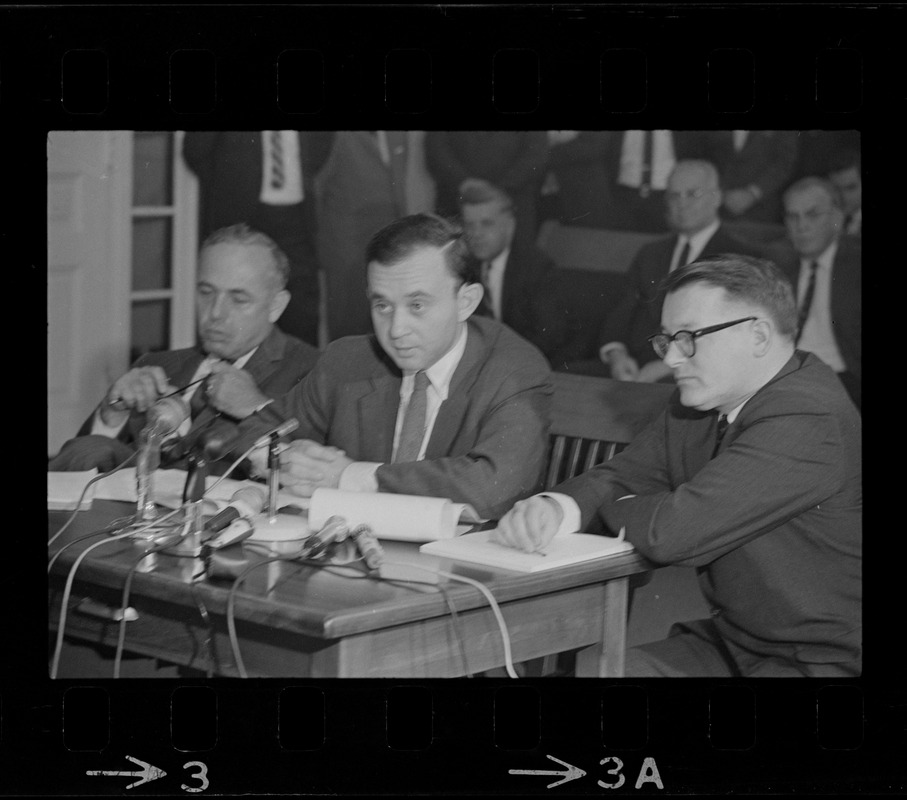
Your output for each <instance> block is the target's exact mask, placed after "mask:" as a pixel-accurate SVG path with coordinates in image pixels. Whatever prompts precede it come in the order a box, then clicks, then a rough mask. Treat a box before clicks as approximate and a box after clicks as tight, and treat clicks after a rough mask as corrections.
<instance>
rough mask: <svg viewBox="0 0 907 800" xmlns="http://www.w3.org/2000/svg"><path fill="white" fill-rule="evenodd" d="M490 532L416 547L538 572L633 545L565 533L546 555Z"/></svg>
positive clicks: (430, 552) (459, 558)
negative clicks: (500, 539)
mask: <svg viewBox="0 0 907 800" xmlns="http://www.w3.org/2000/svg"><path fill="white" fill-rule="evenodd" d="M492 533H493V531H479V532H478V533H467V534H465V535H463V536H457V537H456V538H454V539H440V540H438V541H436V542H428V544H423V545H422V546H421V547H420V548H419V552H421V553H427V554H428V555H432V556H440V557H441V558H449V559H452V560H453V561H465V562H467V563H470V564H481V565H483V566H487V567H498V568H500V569H512V570H515V571H517V572H541V571H542V570H547V569H555V568H557V567H565V566H568V565H569V564H578V563H579V562H581V561H591V560H592V559H595V558H605V557H606V556H612V555H617V554H618V553H626V552H627V551H629V550H632V549H633V545H632V544H630V543H629V542H628V541H625V540H624V539H617V538H614V537H610V536H596V535H595V534H591V533H566V534H558V535H557V536H555V537H554V538H553V539H552V540H551V541H550V542H549V543H548V545H547V546H546V547H545V555H541V554H539V553H525V552H523V551H522V550H516V549H515V548H512V547H507V546H506V545H502V544H498V543H497V542H492V541H489V537H490V536H491V534H492Z"/></svg>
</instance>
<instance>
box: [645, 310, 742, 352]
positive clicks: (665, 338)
mask: <svg viewBox="0 0 907 800" xmlns="http://www.w3.org/2000/svg"><path fill="white" fill-rule="evenodd" d="M751 319H758V317H743V319H735V320H733V321H732V322H722V323H721V324H720V325H709V327H708V328H700V329H699V330H698V331H677V333H675V334H674V335H673V336H672V335H669V334H667V333H654V334H652V335H651V336H650V337H649V342H651V344H652V349H653V350H654V351H655V354H656V355H657V356H658V357H659V358H664V357H665V356H666V355H667V354H668V349H669V348H670V347H671V342H676V343H677V349H678V350H680V354H681V355H682V356H683V357H684V358H692V357H693V356H695V355H696V340H697V339H698V338H699V337H700V336H705V335H706V334H707V333H715V332H717V331H723V330H724V329H725V328H730V327H731V325H739V324H740V323H741V322H749V321H750V320H751Z"/></svg>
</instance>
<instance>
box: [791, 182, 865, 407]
mask: <svg viewBox="0 0 907 800" xmlns="http://www.w3.org/2000/svg"><path fill="white" fill-rule="evenodd" d="M784 211H785V214H784V222H785V225H786V226H787V232H788V237H789V238H790V243H791V245H792V246H793V252H791V251H790V250H789V249H786V250H785V251H784V252H782V253H781V254H780V256H779V257H778V258H777V263H778V264H779V265H780V266H781V268H782V269H783V270H784V271H785V272H786V273H787V275H788V277H789V278H790V279H791V282H792V283H793V285H794V288H795V289H796V292H797V307H798V312H799V317H798V326H797V338H796V343H797V347H799V348H800V349H801V350H809V351H810V352H812V353H815V354H816V355H817V356H819V358H821V359H822V360H823V361H824V362H825V363H826V364H828V366H830V367H831V368H832V369H833V370H834V371H835V372H836V373H837V375H838V378H840V380H841V383H843V384H844V388H845V389H847V392H848V394H850V396H851V399H852V400H853V401H854V403H856V405H857V407H858V408H859V407H861V403H862V373H863V370H862V360H863V359H862V349H863V290H862V281H861V275H862V267H863V258H862V247H861V244H860V238H859V237H856V236H850V235H847V234H845V233H844V208H843V205H842V202H841V195H840V193H839V192H838V190H837V189H836V188H835V186H834V184H832V183H831V182H830V181H827V180H825V179H824V178H818V177H806V178H802V179H801V180H799V181H797V182H796V183H794V184H793V185H792V186H791V187H790V188H789V189H788V190H787V191H786V192H785V193H784Z"/></svg>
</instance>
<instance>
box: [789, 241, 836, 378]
mask: <svg viewBox="0 0 907 800" xmlns="http://www.w3.org/2000/svg"><path fill="white" fill-rule="evenodd" d="M837 252H838V240H837V239H835V240H834V241H833V242H832V243H831V244H830V245H829V246H828V247H827V248H826V249H825V251H824V252H823V253H822V254H821V255H820V256H819V257H818V258H814V259H813V258H810V259H803V258H801V259H800V276H799V279H798V281H797V303H798V305H799V303H801V302H802V300H803V296H804V295H805V294H806V287H807V286H808V285H809V273H810V266H809V265H810V264H811V263H812V262H813V261H816V262H818V264H819V266H818V269H816V288H815V291H814V292H813V300H812V303H811V304H810V307H809V316H808V317H807V318H806V322H805V323H804V324H803V331H802V332H801V334H800V341H799V342H797V349H798V350H807V351H809V352H810V353H815V354H816V355H817V356H818V357H819V358H821V359H822V360H823V361H824V362H825V363H826V364H828V366H830V367H831V368H832V369H833V370H834V371H835V372H844V371H845V369H846V367H845V365H844V359H843V358H842V357H841V351H840V350H839V349H838V343H837V342H836V341H835V333H834V320H833V319H832V317H831V282H832V280H834V276H833V275H832V269H833V268H834V262H835V255H837Z"/></svg>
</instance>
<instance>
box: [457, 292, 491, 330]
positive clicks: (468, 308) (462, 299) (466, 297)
mask: <svg viewBox="0 0 907 800" xmlns="http://www.w3.org/2000/svg"><path fill="white" fill-rule="evenodd" d="M484 295H485V287H484V286H482V284H481V283H464V284H463V285H462V286H461V287H460V288H459V289H457V321H458V322H466V320H468V319H469V318H470V317H471V316H472V313H473V311H475V310H476V309H477V308H478V307H479V303H481V302H482V297H483V296H484Z"/></svg>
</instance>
